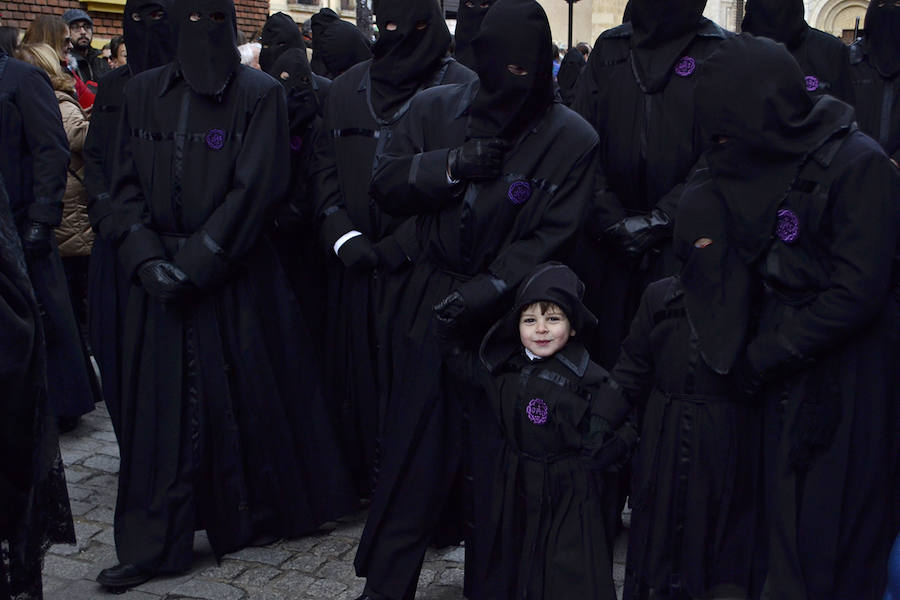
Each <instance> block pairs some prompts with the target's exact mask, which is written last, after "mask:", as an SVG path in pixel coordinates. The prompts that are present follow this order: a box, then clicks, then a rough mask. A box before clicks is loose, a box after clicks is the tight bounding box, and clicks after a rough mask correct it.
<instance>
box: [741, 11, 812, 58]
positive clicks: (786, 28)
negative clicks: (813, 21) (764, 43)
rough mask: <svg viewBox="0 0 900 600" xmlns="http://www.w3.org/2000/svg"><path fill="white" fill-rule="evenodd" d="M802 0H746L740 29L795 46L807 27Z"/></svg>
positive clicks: (789, 46) (801, 38)
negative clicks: (745, 9) (745, 10)
mask: <svg viewBox="0 0 900 600" xmlns="http://www.w3.org/2000/svg"><path fill="white" fill-rule="evenodd" d="M804 12H805V9H804V7H803V0H747V12H746V14H745V15H744V21H743V22H742V23H741V29H742V30H743V31H746V32H747V33H752V34H753V35H756V36H762V37H767V38H769V39H773V40H775V41H776V42H781V43H782V44H784V45H785V46H787V47H788V48H796V47H797V46H798V45H799V44H800V42H802V41H803V36H804V34H805V33H806V31H807V30H808V29H809V25H807V24H806V19H805V18H804Z"/></svg>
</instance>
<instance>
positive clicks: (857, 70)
mask: <svg viewBox="0 0 900 600" xmlns="http://www.w3.org/2000/svg"><path fill="white" fill-rule="evenodd" d="M850 65H851V69H852V73H851V77H852V79H853V89H854V91H855V101H856V105H855V106H856V117H857V121H858V123H859V128H860V129H862V130H863V132H865V133H867V134H868V135H870V136H872V137H873V138H874V139H875V140H876V141H877V142H878V143H879V144H881V147H882V148H884V151H885V152H887V154H888V156H890V157H891V158H893V159H894V160H895V161H898V162H900V77H894V78H893V79H885V78H884V77H882V76H881V73H879V72H878V70H877V69H876V68H875V67H874V66H873V65H872V63H871V62H870V61H869V58H868V56H867V49H866V44H865V40H862V41H857V42H856V43H854V44H853V46H851V47H850Z"/></svg>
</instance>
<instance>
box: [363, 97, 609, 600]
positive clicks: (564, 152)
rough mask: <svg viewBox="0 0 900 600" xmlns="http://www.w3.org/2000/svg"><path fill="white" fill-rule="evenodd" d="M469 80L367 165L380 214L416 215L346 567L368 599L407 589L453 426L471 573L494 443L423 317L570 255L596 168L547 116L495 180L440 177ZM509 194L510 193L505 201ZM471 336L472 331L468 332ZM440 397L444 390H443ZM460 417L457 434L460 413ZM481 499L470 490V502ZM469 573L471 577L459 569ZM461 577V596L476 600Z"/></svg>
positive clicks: (445, 484) (456, 138)
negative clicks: (370, 477) (355, 543)
mask: <svg viewBox="0 0 900 600" xmlns="http://www.w3.org/2000/svg"><path fill="white" fill-rule="evenodd" d="M477 86H478V84H477V82H472V83H471V84H466V85H453V86H442V87H440V88H436V89H433V90H428V91H426V92H424V93H422V94H421V95H420V96H418V97H417V98H416V99H415V101H414V102H413V105H412V107H411V108H410V114H409V115H408V117H407V119H405V120H404V121H403V122H402V123H401V124H400V125H399V126H398V127H397V128H396V129H395V131H394V135H393V138H392V140H391V143H390V144H389V146H388V147H387V148H386V150H385V153H384V155H381V156H379V158H378V162H377V165H376V169H375V174H374V177H373V180H372V190H373V193H374V194H375V196H376V198H377V200H378V203H379V206H380V207H381V208H382V209H384V210H385V211H386V212H388V213H391V214H396V215H401V216H405V215H416V214H418V215H419V216H418V217H417V219H416V230H417V240H418V242H417V243H418V245H419V246H420V247H421V251H422V256H421V259H420V260H419V261H418V262H417V263H416V265H415V267H414V270H413V273H412V275H411V277H410V280H409V283H408V284H407V286H406V289H405V290H404V291H403V294H402V297H401V298H400V301H399V302H398V304H397V305H396V307H395V312H396V313H397V318H396V319H395V322H394V327H393V330H394V332H395V336H396V337H395V339H394V344H395V347H396V348H401V349H403V352H402V353H395V355H394V357H393V360H394V364H395V376H394V377H395V381H397V382H402V385H401V384H398V385H395V387H394V389H393V390H392V393H391V398H390V400H389V404H388V408H387V413H388V415H390V417H391V419H390V421H389V422H388V423H386V426H385V431H384V440H385V443H384V447H383V450H382V453H383V455H384V461H383V462H384V465H385V467H390V470H389V471H388V470H386V469H385V468H383V469H382V471H381V480H380V481H379V487H378V488H377V490H376V495H375V497H374V498H373V500H372V506H371V509H370V511H369V518H368V520H367V522H366V528H365V530H364V531H363V536H362V539H361V540H360V547H359V551H358V553H357V556H356V563H355V564H356V568H357V572H358V573H360V574H365V575H367V576H368V578H369V582H370V583H373V582H374V583H375V584H376V585H374V586H373V587H374V588H375V589H376V590H378V591H381V592H384V593H390V594H393V595H394V596H395V597H403V594H404V593H405V590H407V589H408V587H409V586H410V585H414V584H415V581H414V580H413V581H410V580H409V577H410V575H412V574H415V573H416V572H417V568H416V565H417V564H418V565H421V560H422V557H423V555H424V552H425V546H426V544H427V543H428V541H429V536H430V535H431V533H432V532H433V531H434V528H435V527H436V526H437V525H438V521H439V517H440V510H438V509H439V507H442V506H446V504H447V497H448V493H449V491H450V489H451V487H452V485H453V482H454V479H455V478H456V476H457V473H458V471H459V468H460V460H461V456H460V452H461V429H460V428H461V427H462V426H465V427H467V428H468V429H469V431H468V433H467V435H466V437H467V438H468V439H469V440H471V444H470V445H471V448H472V449H473V450H472V452H475V450H476V449H477V452H478V455H477V456H476V457H473V459H472V460H471V461H470V466H469V468H468V469H467V470H468V471H470V472H471V475H472V477H473V479H472V480H471V484H470V485H472V486H474V487H473V488H470V489H468V490H466V492H467V494H466V495H467V496H469V497H470V498H474V503H475V513H474V519H475V522H474V523H469V524H468V527H469V535H470V538H469V543H467V545H466V561H467V564H471V565H483V564H485V563H484V562H483V560H484V555H483V554H479V547H482V550H481V552H484V550H483V546H484V544H486V543H487V542H486V541H485V540H482V539H475V538H472V537H471V536H472V535H478V534H479V533H482V534H483V532H484V531H485V530H486V524H487V519H488V518H489V514H488V511H486V510H484V508H485V507H484V506H479V499H484V498H485V497H486V494H488V493H489V490H490V486H491V479H492V472H491V469H490V464H489V461H487V460H480V459H481V458H482V457H485V456H493V455H494V453H495V452H498V451H499V449H500V446H501V443H502V437H501V435H500V434H499V431H498V429H497V426H496V425H495V422H494V419H493V417H492V416H491V414H490V411H489V410H488V409H487V407H486V406H484V405H483V403H478V402H467V401H465V398H466V396H467V391H471V390H470V389H469V390H467V389H466V388H461V387H460V386H459V382H456V381H454V380H453V378H450V377H447V376H445V375H444V374H443V367H442V359H441V356H440V350H439V347H438V344H437V340H436V338H435V336H434V332H433V319H432V307H433V306H434V305H435V304H436V303H437V302H438V301H440V300H441V299H442V298H444V297H445V296H447V295H448V294H449V293H451V292H452V291H454V290H455V289H456V288H457V287H458V286H459V285H460V284H462V283H463V282H467V281H473V280H475V279H480V280H486V279H487V278H488V276H489V275H488V274H490V276H493V277H494V278H496V279H499V280H501V281H503V282H504V283H505V285H506V287H507V289H508V290H510V291H511V290H514V289H515V287H516V286H517V285H518V284H519V283H520V281H521V280H522V279H523V278H524V277H525V276H526V275H528V273H530V272H531V271H532V270H533V269H534V267H535V266H536V265H538V264H540V263H542V262H545V261H546V260H548V259H550V258H552V257H561V256H564V255H565V254H566V252H567V251H568V250H570V242H572V241H573V239H574V237H575V233H576V231H577V229H578V226H579V223H580V221H581V217H582V214H583V211H584V209H585V207H586V205H587V202H588V200H589V195H590V191H591V184H592V181H591V177H590V175H589V174H590V173H593V172H594V170H596V169H597V164H596V160H595V159H596V145H597V137H596V134H595V133H594V132H593V131H592V130H591V128H590V127H589V126H588V125H587V124H586V123H585V122H584V120H583V119H581V118H580V117H579V116H578V115H576V114H575V113H574V112H572V111H571V110H569V109H567V108H565V107H564V106H562V105H560V104H554V105H553V106H552V107H551V108H550V109H549V110H548V111H547V113H546V114H544V115H543V116H542V117H541V118H539V119H538V120H537V121H535V123H534V125H533V126H532V127H531V128H529V129H528V130H526V131H525V133H523V134H522V135H521V136H520V137H519V138H518V139H517V140H516V143H515V144H514V145H513V147H512V148H511V149H510V150H509V151H508V152H507V154H506V159H505V163H504V169H503V172H504V175H503V176H502V177H501V178H500V179H498V180H496V181H492V182H487V183H479V184H469V185H466V186H462V187H461V186H459V185H453V184H451V182H450V181H449V179H448V176H447V155H448V152H449V149H450V148H454V147H457V146H459V145H461V144H462V143H463V142H465V139H466V130H467V126H466V124H467V120H468V109H469V107H470V105H471V103H472V100H473V98H474V97H475V93H476V91H477ZM517 192H518V193H517ZM497 316H499V315H498V314H497V313H496V312H494V313H491V314H485V315H481V319H476V322H475V323H473V324H472V326H471V327H470V328H469V329H470V330H471V333H472V334H473V335H472V336H469V337H470V339H467V343H469V344H470V346H474V345H477V344H478V342H479V341H480V331H483V330H484V329H486V328H487V326H489V325H490V324H491V323H492V322H493V321H494V320H495V318H496V317H497ZM480 326H483V329H480V330H479V327H480ZM451 387H452V389H451ZM462 412H465V413H466V414H465V416H464V419H463V423H461V422H460V421H461V419H460V414H461V413H462ZM479 490H480V491H479ZM470 571H471V570H470ZM470 577H471V575H470V574H469V571H467V590H466V592H467V595H469V597H471V598H480V597H481V596H480V595H479V593H480V592H479V590H478V588H479V583H478V582H475V581H471V579H470ZM378 584H381V585H380V586H379V585H378Z"/></svg>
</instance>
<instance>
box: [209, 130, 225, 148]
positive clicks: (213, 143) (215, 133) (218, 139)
mask: <svg viewBox="0 0 900 600" xmlns="http://www.w3.org/2000/svg"><path fill="white" fill-rule="evenodd" d="M224 145H225V132H224V131H222V130H221V129H210V130H209V131H207V132H206V146H207V147H208V148H209V149H210V150H221V149H222V147H223V146H224Z"/></svg>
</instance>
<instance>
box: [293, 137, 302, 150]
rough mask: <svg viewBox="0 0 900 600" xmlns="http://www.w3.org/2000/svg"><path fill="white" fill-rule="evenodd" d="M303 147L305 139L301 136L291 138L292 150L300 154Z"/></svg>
mask: <svg viewBox="0 0 900 600" xmlns="http://www.w3.org/2000/svg"><path fill="white" fill-rule="evenodd" d="M302 147H303V138H302V137H300V136H299V135H295V136H293V137H291V150H293V151H294V152H298V151H299V150H300V148H302Z"/></svg>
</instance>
